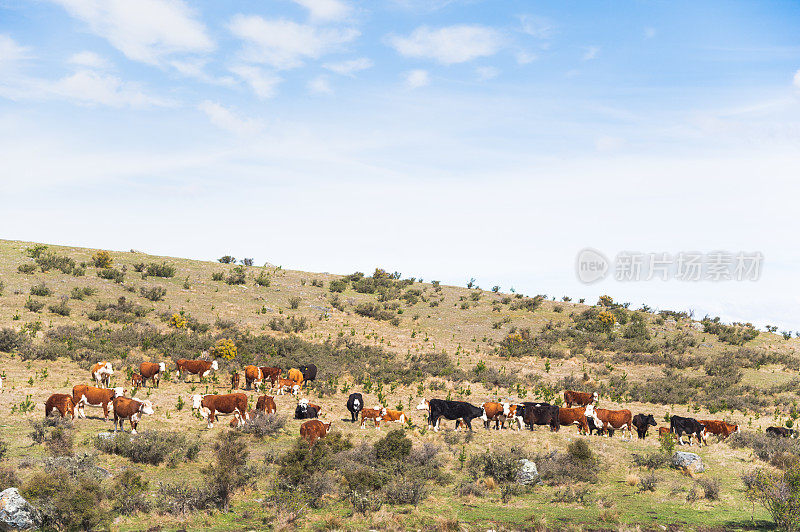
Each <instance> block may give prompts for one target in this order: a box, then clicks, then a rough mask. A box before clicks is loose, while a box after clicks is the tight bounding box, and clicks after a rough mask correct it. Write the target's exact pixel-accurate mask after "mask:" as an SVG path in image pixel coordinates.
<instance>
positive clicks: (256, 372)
mask: <svg viewBox="0 0 800 532" xmlns="http://www.w3.org/2000/svg"><path fill="white" fill-rule="evenodd" d="M263 379H264V377H263V375H262V374H261V369H259V368H258V367H257V366H252V365H251V366H245V368H244V386H245V389H247V390H249V389H251V388H252V387H253V384H255V386H256V388H258V387H259V386H261V381H262V380H263Z"/></svg>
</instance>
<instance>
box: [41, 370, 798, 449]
mask: <svg viewBox="0 0 800 532" xmlns="http://www.w3.org/2000/svg"><path fill="white" fill-rule="evenodd" d="M175 365H176V370H177V372H178V375H179V379H180V381H185V379H186V378H187V377H189V376H191V375H198V376H199V377H201V378H202V377H207V376H208V375H209V374H210V373H211V372H212V371H217V370H218V369H219V367H218V365H217V362H216V361H210V360H186V359H180V360H177V361H176V362H175ZM166 371H167V367H166V364H165V363H164V362H160V363H154V362H142V363H141V365H140V366H139V373H133V374H132V376H131V383H132V386H133V387H134V388H138V387H142V386H146V385H147V382H148V381H150V384H151V386H154V387H156V388H158V386H159V384H160V382H161V377H162V374H163V373H164V372H166ZM113 374H114V370H113V367H112V365H111V363H109V362H98V363H97V364H95V365H94V366H92V368H91V377H92V380H93V381H94V384H95V385H96V386H91V385H86V384H78V385H76V386H74V387H73V389H72V395H69V394H53V395H51V396H50V397H49V398H48V399H47V402H46V403H45V415H48V416H49V415H50V414H51V412H53V411H54V410H57V411H58V412H59V413H60V414H61V416H62V417H66V416H71V417H72V419H74V418H75V412H76V410H77V413H78V417H83V418H85V417H86V414H85V410H84V408H85V406H87V405H91V406H98V407H102V408H103V415H104V418H105V420H106V421H108V418H109V409H111V410H113V413H114V432H116V431H117V428H118V427H119V430H123V431H124V429H123V422H124V421H125V420H128V421H129V423H130V425H131V433H132V434H136V427H137V425H138V423H139V421H140V420H141V417H142V416H143V415H147V414H153V413H154V410H153V404H152V402H151V401H149V400H141V399H133V398H128V397H125V389H124V388H122V387H114V388H111V387H110V383H111V377H112V375H113ZM316 377H317V367H316V366H315V365H314V364H309V365H306V366H300V367H299V368H292V369H289V370H288V371H287V375H286V378H283V377H282V370H281V369H280V368H277V367H269V366H261V367H259V366H252V365H250V366H247V367H245V368H244V381H245V382H244V385H245V389H247V390H250V389H256V390H259V389H261V390H264V389H265V388H266V386H267V382H269V389H271V390H272V392H273V393H274V394H275V395H282V394H284V393H287V392H289V393H291V394H293V395H294V396H299V395H300V393H301V391H302V389H303V386H305V385H307V384H308V383H309V382H312V381H314V380H316ZM240 379H241V377H240V374H239V373H238V372H235V373H232V375H231V381H230V384H231V388H232V389H234V390H236V389H238V388H239V386H240V383H241V380H240ZM597 402H598V394H597V392H594V393H584V392H576V391H572V390H566V391H565V392H564V404H565V405H566V406H565V407H559V406H558V405H552V404H548V403H543V402H523V403H518V404H513V403H509V402H487V403H484V404H483V405H481V406H475V405H472V404H470V403H468V402H465V401H451V400H446V399H430V400H426V399H422V401H421V402H420V404H419V405H418V406H417V410H422V411H426V412H427V418H428V419H427V422H428V426H429V427H431V428H432V429H433V430H434V431H435V432H438V431H439V425H440V422H441V419H442V418H444V419H447V420H451V421H455V422H456V425H455V428H456V430H458V429H459V428H460V427H461V425H464V426H466V427H467V428H468V429H469V430H472V421H473V420H475V419H476V418H480V419H481V420H482V421H483V423H484V426H485V427H486V428H487V429H488V428H490V426H491V423H492V422H494V428H495V429H496V430H501V429H503V428H505V426H506V423H509V428H512V429H513V428H516V429H517V430H520V429H522V428H523V427H528V428H529V429H530V430H533V428H534V426H536V425H540V426H542V425H543V426H549V427H550V430H551V431H558V430H559V429H560V427H562V426H572V425H575V426H577V428H578V433H579V434H588V435H591V434H592V433H593V432H597V434H606V435H608V436H609V437H610V436H613V435H614V432H615V431H620V432H621V433H622V436H623V438H624V435H625V432H626V431H627V432H628V436H629V438H631V439H633V429H634V428H635V429H636V432H637V435H638V437H639V438H640V439H644V438H645V437H646V436H647V432H648V429H649V427H651V426H652V427H655V426H657V423H656V420H655V418H654V417H653V415H652V414H636V415H632V413H631V411H630V410H627V409H622V410H608V409H604V408H597V406H596V405H597ZM346 407H347V410H348V411H349V412H350V415H351V421H352V422H354V423H355V422H357V421H359V418H360V422H361V427H362V428H364V427H366V423H367V422H368V421H370V422H372V424H373V426H374V427H375V428H378V429H379V428H380V426H381V423H384V422H397V423H400V424H403V423H405V422H406V421H407V417H406V414H405V413H404V412H403V411H401V410H391V409H387V408H385V407H383V406H380V405H379V406H376V407H375V408H365V403H364V397H363V396H362V395H361V394H360V393H357V392H355V393H351V394H350V396H349V397H348V399H347V404H346ZM192 411H193V412H198V413H199V414H200V416H201V417H202V418H203V419H205V420H206V421H207V426H208V428H213V426H214V422H215V421H216V418H217V416H218V415H220V414H232V415H233V419H232V420H231V423H230V425H231V426H232V427H237V426H242V425H244V424H246V423H248V422H251V420H253V419H254V416H263V415H267V414H274V413H276V412H277V407H276V405H275V400H274V397H273V396H270V395H261V396H259V397H258V399H257V401H256V406H255V410H254V412H253V415H252V416H251V412H250V411H249V406H248V396H247V395H246V394H244V393H241V392H235V393H229V394H205V395H200V394H196V395H193V396H192ZM321 414H322V407H320V406H318V405H315V404H311V403H309V402H308V399H304V398H303V399H299V400H298V403H297V407H296V408H295V412H294V417H295V419H301V420H307V421H305V422H304V423H303V424H302V425H301V426H300V435H301V437H303V438H304V439H306V440H307V441H309V442H310V443H314V442H315V441H316V440H317V439H319V438H322V437H325V435H327V433H328V432H329V431H330V429H331V426H332V422H330V421H329V422H327V423H325V422H323V421H321V420H319V419H318V418H319V417H321ZM734 432H739V426H738V425H735V424H731V423H726V422H724V421H720V420H697V419H694V418H691V417H681V416H671V418H670V425H669V427H660V428H659V429H658V433H659V437H661V436H663V435H665V434H672V436H673V437H674V438H676V439H677V441H678V443H679V444H680V445H683V444H684V442H683V436H684V435H687V436H688V439H689V441H688V444H689V445H692V436H694V437H695V438H696V439H697V441H698V444H699V445H701V446H702V445H703V443H705V444H706V445H708V441H707V438H708V436H709V435H716V436H718V437H720V438H726V437H727V436H729V435H730V434H731V433H734ZM766 432H767V434H768V435H771V436H777V437H792V438H794V437H795V436H796V433H795V431H794V430H792V429H787V428H784V427H769V428H767V431H766Z"/></svg>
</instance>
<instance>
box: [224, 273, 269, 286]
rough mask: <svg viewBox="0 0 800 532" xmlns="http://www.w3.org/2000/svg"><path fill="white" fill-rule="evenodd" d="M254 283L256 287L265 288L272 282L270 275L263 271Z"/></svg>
mask: <svg viewBox="0 0 800 532" xmlns="http://www.w3.org/2000/svg"><path fill="white" fill-rule="evenodd" d="M214 280H216V281H221V280H222V279H221V278H220V279H214ZM253 281H255V283H256V285H258V286H264V287H267V286H269V285H270V283H271V282H272V281H271V279H270V277H269V275H267V273H266V272H265V271H263V270H262V271H261V272H260V273H259V274H258V275H257V276H256V278H255V279H253Z"/></svg>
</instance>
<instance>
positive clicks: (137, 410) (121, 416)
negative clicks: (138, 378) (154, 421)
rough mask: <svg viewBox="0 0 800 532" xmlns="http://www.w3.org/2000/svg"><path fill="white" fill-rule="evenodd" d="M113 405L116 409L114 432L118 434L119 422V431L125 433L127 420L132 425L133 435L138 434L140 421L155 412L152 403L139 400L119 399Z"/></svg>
mask: <svg viewBox="0 0 800 532" xmlns="http://www.w3.org/2000/svg"><path fill="white" fill-rule="evenodd" d="M111 405H112V406H113V407H114V432H117V422H119V430H121V431H122V432H125V429H124V428H123V426H122V425H123V424H124V423H125V420H126V419H127V420H129V421H130V423H131V434H136V427H137V426H138V425H139V420H140V419H141V418H142V416H143V415H151V414H153V413H154V412H155V411H154V410H153V403H151V402H150V401H139V400H138V399H128V398H127V397H117V398H115V399H114V401H112V403H111Z"/></svg>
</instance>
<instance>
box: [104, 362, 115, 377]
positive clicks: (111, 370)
mask: <svg viewBox="0 0 800 532" xmlns="http://www.w3.org/2000/svg"><path fill="white" fill-rule="evenodd" d="M102 369H103V371H105V372H106V373H108V374H109V375H113V374H114V368H112V367H111V362H106V365H105V366H103V368H102Z"/></svg>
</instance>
